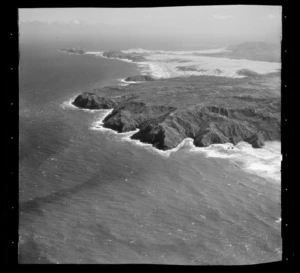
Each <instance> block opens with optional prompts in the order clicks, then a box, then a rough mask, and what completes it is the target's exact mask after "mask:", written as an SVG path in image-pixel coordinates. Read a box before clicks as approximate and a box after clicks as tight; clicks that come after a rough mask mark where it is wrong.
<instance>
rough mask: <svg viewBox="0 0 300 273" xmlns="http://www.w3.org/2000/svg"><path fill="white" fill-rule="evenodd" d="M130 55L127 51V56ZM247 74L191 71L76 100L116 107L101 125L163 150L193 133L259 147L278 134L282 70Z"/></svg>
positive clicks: (206, 141)
mask: <svg viewBox="0 0 300 273" xmlns="http://www.w3.org/2000/svg"><path fill="white" fill-rule="evenodd" d="M126 57H127V56H126ZM241 73H243V74H244V75H247V77H245V78H235V79H234V78H228V77H217V76H191V77H177V78H169V79H158V80H154V79H151V80H150V81H149V80H146V81H144V82H142V83H137V84H131V85H128V86H111V87H104V88H101V89H94V90H92V91H91V92H83V93H82V94H80V95H78V96H77V97H76V99H75V100H74V102H73V104H74V105H75V106H77V107H79V108H85V109H113V111H112V113H110V114H109V115H108V116H106V118H105V119H104V121H103V126H104V127H106V128H110V129H112V130H115V131H117V132H129V131H132V130H136V129H139V131H138V132H137V133H135V134H134V135H132V136H131V138H132V139H138V140H140V141H141V142H144V143H150V144H152V145H153V146H154V147H156V148H157V149H160V150H169V149H172V148H174V147H176V146H177V145H178V144H179V143H180V142H182V140H183V139H185V138H192V139H193V140H194V145H195V146H198V147H203V146H209V145H211V144H214V143H228V142H230V143H233V144H237V143H238V142H240V141H245V142H248V143H250V144H251V145H252V146H253V147H254V148H260V147H262V146H263V145H264V141H268V140H280V137H281V128H280V127H281V126H280V124H281V119H280V116H281V114H280V113H281V98H280V84H281V82H280V73H269V74H266V75H259V74H254V73H249V71H241Z"/></svg>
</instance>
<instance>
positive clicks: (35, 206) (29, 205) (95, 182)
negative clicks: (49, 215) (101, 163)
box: [19, 173, 101, 215]
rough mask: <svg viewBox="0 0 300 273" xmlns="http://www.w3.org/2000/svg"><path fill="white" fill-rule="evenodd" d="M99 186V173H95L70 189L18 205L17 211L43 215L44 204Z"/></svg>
mask: <svg viewBox="0 0 300 273" xmlns="http://www.w3.org/2000/svg"><path fill="white" fill-rule="evenodd" d="M100 184H101V178H100V173H96V174H95V175H93V176H92V177H91V178H90V179H87V180H86V181H84V182H83V183H81V184H78V185H76V186H74V187H72V188H68V189H63V190H60V191H59V192H54V193H51V194H50V195H47V196H43V197H36V198H34V199H33V200H30V201H25V202H22V203H20V204H19V210H20V212H23V213H29V212H30V213H31V214H32V213H36V214H39V215H43V214H44V212H43V210H42V209H41V208H42V207H44V206H45V205H46V204H51V203H56V202H59V200H61V199H64V198H67V199H68V198H70V196H71V195H73V194H76V193H78V192H80V191H82V190H85V189H89V188H91V187H96V186H99V185H100Z"/></svg>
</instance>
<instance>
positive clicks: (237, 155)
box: [19, 44, 282, 265]
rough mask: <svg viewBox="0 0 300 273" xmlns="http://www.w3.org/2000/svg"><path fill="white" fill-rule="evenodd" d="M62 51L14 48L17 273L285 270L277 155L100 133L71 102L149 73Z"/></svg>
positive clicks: (273, 147)
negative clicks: (158, 146) (50, 270)
mask: <svg viewBox="0 0 300 273" xmlns="http://www.w3.org/2000/svg"><path fill="white" fill-rule="evenodd" d="M59 48H61V47H60V46H58V45H57V46H55V45H51V46H45V45H42V44H36V45H29V44H24V45H23V44H21V45H20V56H21V57H20V67H19V79H20V81H19V82H20V86H19V100H20V104H19V117H20V122H19V139H20V141H19V207H20V211H19V262H20V263H56V264H61V263H72V264H73V263H74V264H77V263H104V264H107V263H113V264H115V263H118V264H119V263H123V264H128V263H129V264H137V263H148V264H149V263H151V264H191V265H234V264H238V265H240V264H256V263H264V262H272V261H279V260H281V254H282V239H281V218H280V217H281V199H280V196H281V185H280V169H279V165H278V164H279V163H280V143H276V142H270V143H267V145H266V147H265V148H264V149H256V150H254V149H252V148H251V147H249V145H247V144H245V143H240V144H238V145H237V146H236V147H235V148H233V149H228V148H229V147H230V145H229V144H228V145H227V144H226V145H224V144H223V145H212V146H210V147H207V148H196V147H194V146H193V145H192V143H191V141H190V140H189V139H187V140H185V141H184V142H183V143H182V144H181V145H180V147H178V148H177V149H175V150H174V151H171V152H167V153H166V152H159V151H157V150H155V149H153V148H152V147H151V145H142V144H141V143H139V142H136V141H131V140H130V139H129V136H130V133H129V134H117V133H115V132H113V131H111V130H104V129H103V128H101V120H102V119H103V118H104V116H105V115H106V114H107V111H105V110H98V111H88V110H80V109H77V108H76V107H72V106H71V105H70V103H69V102H70V100H72V98H74V97H76V95H77V94H79V93H81V92H82V91H86V90H92V89H93V88H100V87H103V86H107V85H119V84H124V82H122V81H121V80H120V79H124V78H126V77H128V76H132V75H137V74H139V73H141V70H142V69H144V68H141V67H138V66H137V65H136V64H135V63H130V62H123V61H120V60H112V59H105V58H101V57H97V56H95V55H93V54H88V55H76V54H67V53H63V52H60V51H59ZM93 50H94V49H93ZM101 50H102V51H103V50H105V49H101V48H99V51H101ZM278 147H279V148H278Z"/></svg>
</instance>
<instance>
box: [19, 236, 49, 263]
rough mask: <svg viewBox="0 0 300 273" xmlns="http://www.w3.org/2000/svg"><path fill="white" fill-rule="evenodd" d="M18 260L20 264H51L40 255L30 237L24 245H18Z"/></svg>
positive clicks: (38, 249) (36, 245)
mask: <svg viewBox="0 0 300 273" xmlns="http://www.w3.org/2000/svg"><path fill="white" fill-rule="evenodd" d="M18 260H19V263H20V264H53V262H51V261H50V260H49V259H48V258H47V257H45V256H44V255H42V252H41V250H40V248H39V246H38V244H37V243H36V242H35V241H34V239H33V238H32V237H30V238H28V239H27V240H26V242H25V243H24V244H20V245H19V255H18Z"/></svg>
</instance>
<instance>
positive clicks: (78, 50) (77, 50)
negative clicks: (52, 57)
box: [60, 48, 85, 55]
mask: <svg viewBox="0 0 300 273" xmlns="http://www.w3.org/2000/svg"><path fill="white" fill-rule="evenodd" d="M60 51H63V52H67V53H72V54H79V55H83V54H85V50H84V49H82V48H62V49H61V50H60Z"/></svg>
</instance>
